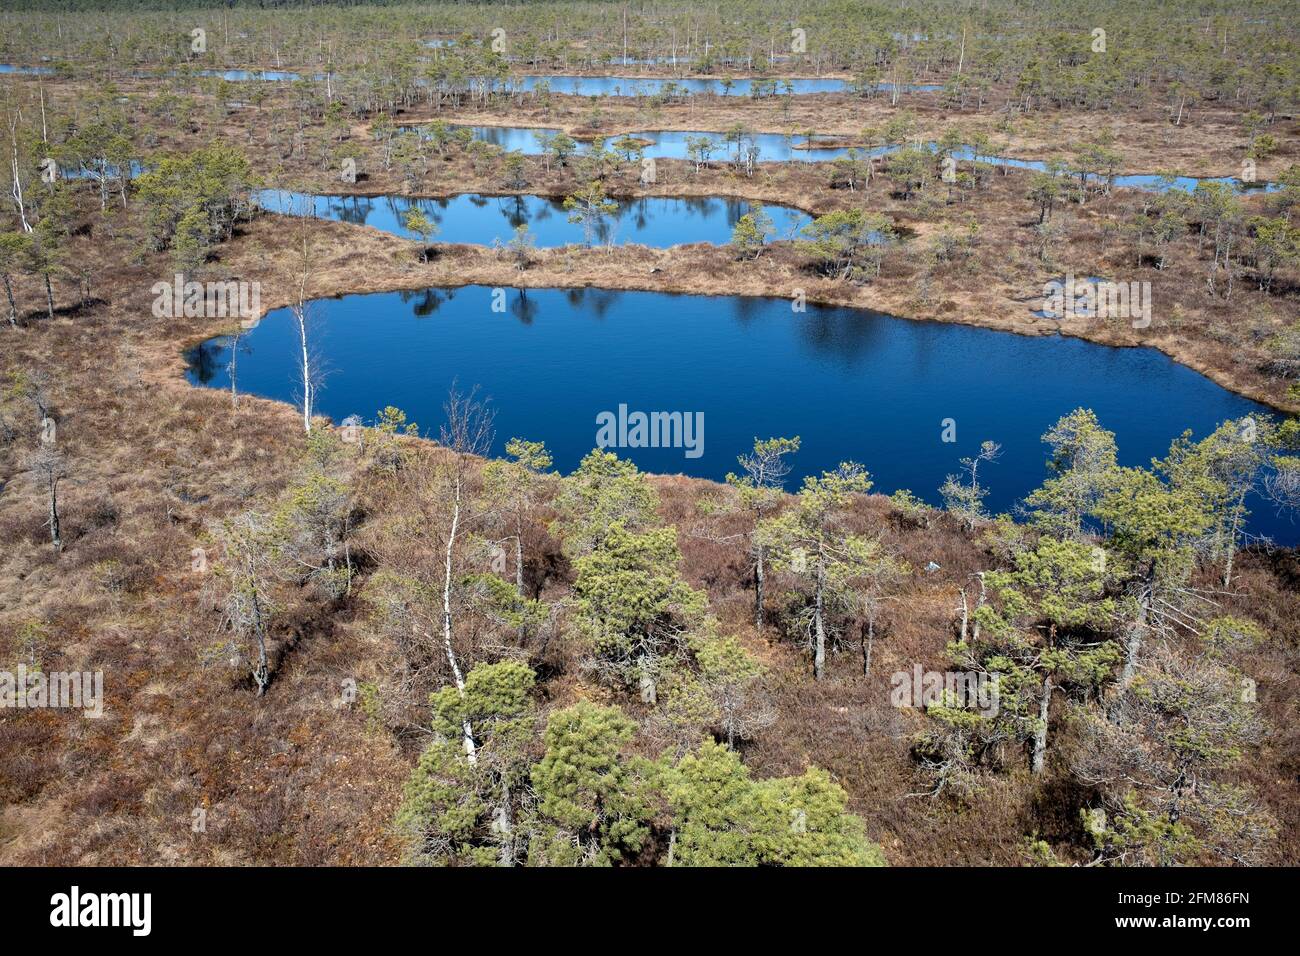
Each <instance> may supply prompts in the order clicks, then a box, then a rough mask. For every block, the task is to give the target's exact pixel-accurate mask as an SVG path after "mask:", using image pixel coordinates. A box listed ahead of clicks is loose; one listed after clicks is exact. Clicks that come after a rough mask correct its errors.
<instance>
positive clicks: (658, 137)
mask: <svg viewBox="0 0 1300 956" xmlns="http://www.w3.org/2000/svg"><path fill="white" fill-rule="evenodd" d="M407 128H408V129H414V130H420V129H422V127H421V126H412V127H407ZM453 128H459V127H453ZM465 128H466V129H468V130H470V132H471V133H472V134H473V135H474V137H475V138H476V139H481V140H484V141H486V142H489V143H491V144H492V145H494V146H499V147H500V148H501V149H503V150H506V151H507V152H521V153H525V154H534V155H535V154H538V153H541V152H542V141H543V140H544V139H545V138H546V137H549V136H552V135H554V134H555V133H556V132H557V131H556V130H554V129H550V128H546V127H532V126H468V127H465ZM622 135H624V134H622V133H619V134H616V135H613V136H609V137H607V138H606V139H605V145H606V147H609V146H611V145H612V144H613V142H614V141H615V140H616V139H618V138H619V137H621V136H622ZM626 135H628V136H631V137H632V138H633V139H637V140H642V141H646V143H647V145H645V146H644V153H643V155H645V156H653V157H654V158H656V159H688V158H690V154H689V152H688V150H689V148H690V141H691V140H692V139H700V138H703V139H706V140H708V141H709V143H710V144H711V146H712V153H711V155H710V158H711V159H713V160H715V161H716V160H723V159H726V158H728V157H731V156H734V154H735V151H736V144H735V142H734V141H731V142H729V141H728V140H727V136H726V134H725V133H717V132H709V131H702V130H638V131H636V132H632V133H628V134H626ZM817 143H818V139H817V137H815V136H814V137H813V139H812V140H811V141H810V140H809V139H808V137H807V136H805V135H803V134H798V135H794V134H783V133H750V134H748V135H747V137H746V139H745V144H746V146H748V145H751V144H752V145H753V146H756V147H757V148H758V151H759V153H758V161H759V162H765V163H772V162H779V163H786V162H808V163H813V162H815V163H825V162H830V161H832V160H835V159H839V158H840V157H843V156H847V155H848V154H849V151H850V150H851V149H854V148H855V147H851V146H826V145H820V146H819V145H817ZM587 148H588V144H586V143H582V142H580V143H579V144H578V151H579V152H580V153H581V152H584V151H585V150H586V149H587ZM898 148H899V147H897V146H877V147H873V148H872V149H869V150H868V149H862V148H858V151H859V152H860V153H862V154H864V155H871V156H884V155H888V154H889V153H891V152H894V151H895V150H897V149H898ZM926 148H927V149H930V150H934V149H936V145H935V144H934V143H927V144H926ZM954 155H955V156H956V158H957V159H959V160H961V161H963V162H973V161H974V160H975V152H974V150H972V149H971V148H970V147H968V146H964V147H962V148H961V149H959V150H958V151H957V152H956V153H955V154H954ZM979 160H980V162H983V163H988V164H989V165H992V166H1005V167H1010V168H1013V169H1032V170H1037V171H1040V172H1041V171H1044V170H1046V169H1047V163H1046V162H1044V161H1043V160H1038V159H1017V158H1015V157H1014V156H988V155H984V154H981V155H980V157H979ZM1200 182H1218V183H1229V184H1231V185H1232V186H1233V187H1234V188H1236V189H1237V190H1238V191H1240V192H1249V191H1254V190H1263V191H1268V192H1272V191H1275V190H1277V189H1278V188H1280V187H1279V186H1278V185H1277V184H1276V183H1265V182H1243V181H1242V180H1240V179H1234V178H1232V177H1212V176H1211V177H1195V176H1161V175H1158V174H1156V173H1136V174H1133V175H1125V176H1116V177H1115V180H1114V185H1115V186H1116V187H1121V188H1128V189H1143V190H1147V191H1153V192H1164V191H1166V190H1168V189H1183V190H1187V191H1189V192H1190V191H1191V190H1193V189H1195V188H1196V184H1197V183H1200Z"/></svg>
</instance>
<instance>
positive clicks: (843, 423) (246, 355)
mask: <svg viewBox="0 0 1300 956" xmlns="http://www.w3.org/2000/svg"><path fill="white" fill-rule="evenodd" d="M494 303H496V304H497V305H498V306H500V305H501V303H500V299H499V297H497V298H494V296H493V290H492V289H490V288H486V287H483V286H466V287H463V288H460V289H430V290H422V291H417V292H400V293H384V294H376V295H352V296H345V297H343V298H340V299H330V300H323V301H320V302H318V303H316V304H315V306H314V314H315V315H316V317H317V318H316V320H315V324H314V325H313V327H312V330H311V336H312V345H313V347H314V348H315V349H316V350H317V351H318V352H319V353H320V355H321V357H322V359H323V360H324V362H325V363H326V364H327V366H328V367H329V368H330V369H331V373H330V376H329V378H328V379H327V381H326V383H325V385H324V387H323V389H322V391H321V392H320V393H319V395H318V403H319V404H318V408H319V409H320V411H321V412H322V413H323V414H327V415H329V416H331V417H332V418H333V419H334V420H335V421H341V420H342V419H343V418H345V417H347V416H348V415H352V414H358V415H360V416H361V417H362V418H363V419H365V420H367V421H373V420H374V418H375V416H376V414H377V412H378V410H379V409H381V408H383V407H385V406H386V405H396V406H398V407H400V408H402V409H404V410H405V411H406V412H407V413H408V415H410V417H411V419H412V420H413V421H415V422H418V423H419V425H420V427H421V430H422V431H423V432H424V433H426V434H429V433H432V434H436V433H437V429H438V426H439V424H440V423H441V421H442V410H441V406H442V402H443V400H444V398H445V396H446V392H447V389H448V388H449V386H450V385H451V383H452V381H453V380H459V382H460V383H461V384H462V385H463V386H467V387H468V386H472V385H476V384H477V385H480V386H482V389H483V393H484V394H485V395H487V396H490V397H491V399H492V404H493V406H494V407H495V408H496V409H497V413H498V417H497V436H498V445H497V449H496V451H497V452H498V453H499V452H500V450H501V446H502V445H503V444H504V442H505V441H506V440H508V439H509V438H511V437H514V436H520V437H526V438H530V439H535V440H544V441H545V442H546V443H547V445H548V446H549V447H550V448H551V449H552V450H553V452H554V454H555V461H556V466H557V467H559V468H561V469H563V470H565V471H568V470H570V469H572V468H573V467H574V466H575V465H576V464H577V462H578V460H579V459H580V458H581V457H582V455H583V454H585V453H586V452H588V451H590V450H591V447H592V445H593V444H594V442H595V433H596V428H595V418H596V415H597V414H598V413H600V412H602V411H609V410H614V409H617V407H618V406H619V404H626V405H627V406H628V407H629V408H630V409H641V410H645V411H653V410H663V411H674V410H677V411H688V412H696V411H698V412H703V413H704V420H705V426H706V427H705V444H704V454H703V456H702V457H700V458H698V459H687V458H685V457H684V456H683V454H682V452H681V450H672V449H628V450H625V452H624V453H625V454H627V455H628V456H630V457H631V458H633V459H634V460H635V461H636V462H637V463H638V465H640V466H641V467H643V468H646V469H648V470H652V471H658V472H666V473H676V472H684V473H687V474H693V475H698V476H701V477H706V478H713V479H720V478H722V477H724V476H725V475H726V473H727V472H728V471H730V470H734V467H735V456H736V455H737V454H738V453H740V452H741V451H743V450H745V449H746V448H747V447H749V446H750V445H751V444H752V442H753V440H754V437H755V436H759V437H767V436H770V435H799V436H800V437H801V438H802V440H803V447H802V449H801V451H800V452H799V455H798V456H797V461H796V462H795V465H796V470H795V473H794V474H792V476H791V485H792V486H795V485H797V483H798V482H799V481H800V480H801V478H802V476H803V475H806V474H810V473H816V472H819V471H821V470H822V469H826V468H831V467H834V465H835V464H836V463H838V462H839V461H841V460H843V459H846V458H851V459H854V460H858V461H861V462H863V463H864V464H865V465H866V466H867V467H868V468H869V469H870V470H871V472H872V474H873V478H874V480H875V482H876V488H877V489H878V490H880V491H884V492H892V491H894V490H897V489H898V488H910V489H912V491H914V492H915V493H917V494H919V495H922V496H924V497H926V498H927V499H929V500H930V501H932V502H934V501H937V497H938V496H937V488H938V487H939V485H940V484H942V482H943V480H944V476H945V475H946V474H948V473H950V472H952V471H953V470H954V469H955V467H956V463H957V459H958V458H960V457H961V456H963V455H969V454H971V453H972V452H974V451H975V450H976V449H977V448H978V446H979V443H980V442H981V441H984V440H985V439H991V440H994V441H998V442H1001V443H1002V445H1003V448H1004V453H1003V456H1002V458H1001V459H1000V460H999V461H998V462H997V464H996V465H994V466H993V467H992V468H990V469H989V473H988V476H987V477H988V482H989V487H990V488H991V489H992V490H991V505H992V507H994V508H996V509H999V510H1005V509H1008V508H1011V507H1013V506H1014V504H1015V502H1016V501H1017V500H1019V499H1021V498H1023V496H1024V495H1025V494H1027V493H1028V492H1029V491H1030V490H1031V489H1032V488H1034V487H1035V486H1036V485H1037V484H1038V483H1040V482H1041V481H1042V480H1043V478H1044V477H1045V475H1044V461H1045V458H1046V449H1045V448H1044V446H1043V445H1042V443H1041V441H1040V436H1041V435H1042V434H1043V433H1044V432H1045V431H1046V430H1047V429H1048V428H1049V427H1050V426H1051V425H1052V424H1053V423H1054V422H1055V421H1056V420H1057V419H1058V418H1060V417H1061V416H1062V415H1064V414H1066V413H1068V412H1069V411H1071V410H1072V409H1074V408H1077V407H1080V406H1084V407H1089V408H1092V409H1093V410H1094V411H1096V413H1097V414H1098V416H1099V417H1100V418H1101V421H1102V422H1103V423H1104V424H1105V425H1106V427H1107V428H1111V429H1114V430H1115V431H1116V433H1117V437H1118V441H1119V447H1120V456H1121V459H1122V461H1123V462H1124V463H1125V464H1146V463H1148V462H1149V460H1150V459H1151V458H1152V457H1153V456H1162V455H1164V454H1165V453H1166V452H1167V451H1168V447H1169V443H1170V441H1171V440H1172V439H1173V438H1175V437H1176V436H1178V435H1179V434H1180V433H1181V432H1182V431H1183V429H1185V428H1190V429H1192V431H1193V433H1194V434H1195V435H1196V436H1198V437H1200V436H1203V435H1205V434H1207V433H1208V432H1209V431H1210V429H1212V428H1213V427H1214V426H1215V425H1217V424H1218V423H1219V422H1222V421H1225V420H1227V419H1229V418H1241V417H1243V416H1245V415H1256V416H1258V415H1266V414H1268V413H1267V411H1266V410H1265V409H1264V408H1262V407H1261V406H1259V405H1256V404H1255V403H1253V402H1250V401H1248V400H1246V399H1244V398H1241V397H1239V396H1235V395H1233V394H1231V393H1229V392H1227V391H1225V390H1224V389H1222V388H1220V387H1219V386H1217V385H1215V384H1214V383H1212V382H1210V381H1209V380H1208V379H1206V378H1204V377H1203V376H1201V375H1198V374H1197V373H1195V372H1193V371H1191V370H1190V369H1187V368H1184V367H1182V366H1179V365H1177V364H1175V363H1174V362H1172V361H1171V360H1170V359H1168V358H1167V357H1166V356H1164V355H1162V354H1161V353H1159V352H1157V351H1155V350H1153V349H1116V348H1109V347H1106V346H1100V345H1095V344H1093V343H1090V342H1085V341H1083V340H1080V339H1073V338H1057V337H1052V338H1047V337H1044V338H1030V337H1024V336H1017V335H1011V334H1009V333H1003V332H994V331H991V330H987V329H977V328H970V327H966V326H960V325H945V324H942V323H931V322H908V321H906V320H902V319H897V318H893V317H891V316H886V315H881V314H878V313H873V312H868V311H864V310H855V309H847V308H819V307H817V306H813V305H809V306H808V311H807V312H806V313H802V314H801V313H794V312H792V311H791V309H790V303H789V302H788V301H785V300H779V299H760V298H742V297H736V296H718V297H707V296H686V295H666V294H661V293H648V292H619V291H610V290H605V289H593V288H585V289H529V290H507V295H506V302H505V303H504V307H503V308H497V309H494ZM296 335H297V333H296V327H295V324H294V322H293V319H292V316H291V315H290V314H289V313H288V311H287V310H279V311H277V312H272V313H270V314H269V315H268V316H267V317H266V318H264V319H263V320H262V322H261V323H260V324H259V325H258V327H257V328H256V329H254V330H252V331H251V332H249V333H246V334H245V335H244V336H242V341H243V343H244V344H245V345H246V346H248V350H247V352H241V355H240V356H239V361H238V366H237V372H238V385H239V389H240V391H241V392H251V393H254V394H258V395H264V396H268V397H271V398H279V399H283V400H287V401H292V400H293V398H294V395H295V391H294V389H295V382H296V381H297V376H298V372H297V370H296V367H295V362H296V361H297V355H298V354H299V353H298V343H297V338H296ZM229 345H230V343H229V340H228V339H222V338H217V339H213V340H211V341H209V342H206V343H204V344H203V345H202V346H199V347H198V348H196V349H194V350H192V351H191V352H190V353H189V354H188V356H187V358H188V360H189V362H190V372H189V377H190V380H191V381H192V382H195V383H197V384H204V385H210V386H212V387H216V388H229V387H230V376H229V370H228V368H227V363H228V361H229V354H228V353H229ZM1135 408H1140V410H1141V414H1135V413H1134V409H1135ZM945 418H954V419H955V420H956V422H957V441H956V442H955V443H945V442H943V441H942V440H941V436H942V424H941V423H942V422H943V420H944V419H945ZM983 476H984V472H983V471H981V477H983ZM1254 510H1255V517H1254V519H1253V521H1254V530H1256V531H1259V532H1264V533H1268V534H1271V535H1273V536H1274V537H1275V538H1277V539H1278V540H1280V541H1283V542H1286V543H1290V542H1293V541H1294V540H1296V539H1297V534H1296V531H1295V528H1294V527H1293V526H1292V525H1291V524H1290V522H1289V521H1287V520H1286V519H1281V518H1279V517H1278V516H1277V515H1276V514H1274V513H1273V512H1272V511H1271V510H1270V509H1268V508H1266V507H1264V506H1263V505H1257V506H1256V507H1255V508H1254Z"/></svg>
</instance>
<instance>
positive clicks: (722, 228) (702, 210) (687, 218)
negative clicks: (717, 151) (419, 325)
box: [254, 189, 810, 248]
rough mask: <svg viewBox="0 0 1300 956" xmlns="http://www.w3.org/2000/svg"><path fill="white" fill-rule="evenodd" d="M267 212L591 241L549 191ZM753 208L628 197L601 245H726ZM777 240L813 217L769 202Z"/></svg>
mask: <svg viewBox="0 0 1300 956" xmlns="http://www.w3.org/2000/svg"><path fill="white" fill-rule="evenodd" d="M254 200H255V201H256V202H257V203H258V205H260V206H262V208H264V209H269V210H270V211H272V212H282V213H286V214H288V215H295V216H303V215H314V216H317V217H320V218H322V219H334V220H338V221H340V222H350V223H353V224H356V225H368V226H374V227H375V228H376V229H382V230H383V231H384V232H391V233H393V234H395V235H399V236H405V237H406V238H408V239H414V238H418V237H417V236H416V234H415V233H413V232H411V231H410V230H409V229H407V228H406V226H405V225H404V224H403V222H404V217H405V215H406V212H407V210H409V209H410V208H411V207H413V206H414V207H417V208H419V209H421V210H423V211H424V214H425V216H426V217H428V218H429V219H430V220H432V221H433V222H434V223H436V224H437V226H438V233H437V235H435V236H434V237H433V240H432V241H434V242H469V243H476V244H479V245H491V244H492V243H493V242H503V243H504V242H508V241H509V240H510V238H511V237H512V236H513V235H514V230H515V227H516V226H519V225H521V224H526V225H527V226H528V229H529V231H530V232H531V233H532V234H533V236H534V238H535V240H536V245H537V247H538V248H547V247H551V246H563V245H566V244H569V243H581V242H583V241H584V235H583V230H582V226H580V225H578V224H576V223H571V222H569V213H568V212H567V211H566V210H565V208H564V203H563V201H561V200H559V199H552V198H548V197H544V196H483V195H480V194H478V193H469V194H461V195H459V196H451V197H448V198H446V199H409V198H406V197H404V196H378V197H375V196H308V195H305V194H302V193H291V192H286V191H284V190H278V189H267V190H263V191H262V192H259V193H258V194H256V195H255V196H254ZM752 208H753V206H752V205H751V204H750V203H748V202H746V201H745V200H743V199H725V198H721V197H705V198H701V199H657V198H650V199H629V200H622V201H620V202H619V204H618V211H617V212H615V213H613V214H611V215H610V217H609V218H608V220H607V221H606V223H605V225H604V228H602V229H600V230H598V231H597V233H596V234H595V236H594V237H593V242H597V243H599V244H601V245H620V244H623V243H628V242H635V243H640V244H641V245H645V246H653V247H655V248H666V247H668V246H672V245H677V244H680V243H684V242H712V243H719V244H720V243H725V242H730V241H731V231H732V229H733V228H734V227H735V225H736V222H737V221H738V220H739V219H740V217H741V216H743V215H745V214H746V213H748V212H749V211H750V210H751V209H752ZM763 208H764V209H765V210H766V211H767V214H768V215H769V216H770V217H771V218H772V224H773V225H774V226H775V228H776V230H777V237H779V238H788V237H790V236H793V235H794V234H795V232H796V231H798V229H800V228H801V227H802V226H803V225H804V224H805V223H807V222H808V221H809V220H810V217H809V216H808V215H806V214H805V213H802V212H800V211H799V210H797V209H790V208H788V207H785V206H765V207H763Z"/></svg>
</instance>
